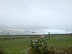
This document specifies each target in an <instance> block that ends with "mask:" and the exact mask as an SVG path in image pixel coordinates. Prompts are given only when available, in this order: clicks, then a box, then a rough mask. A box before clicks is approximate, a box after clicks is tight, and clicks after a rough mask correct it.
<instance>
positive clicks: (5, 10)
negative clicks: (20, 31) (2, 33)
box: [0, 0, 72, 30]
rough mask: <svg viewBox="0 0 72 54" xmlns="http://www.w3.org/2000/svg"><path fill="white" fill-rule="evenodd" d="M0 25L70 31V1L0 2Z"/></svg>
mask: <svg viewBox="0 0 72 54" xmlns="http://www.w3.org/2000/svg"><path fill="white" fill-rule="evenodd" d="M0 25H38V26H46V27H50V28H63V29H69V30H71V29H72V0H0Z"/></svg>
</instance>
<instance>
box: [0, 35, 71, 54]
mask: <svg viewBox="0 0 72 54" xmlns="http://www.w3.org/2000/svg"><path fill="white" fill-rule="evenodd" d="M13 37H25V36H13ZM13 37H10V36H7V37H6V36H3V37H2V36H0V39H2V40H0V45H1V46H2V47H3V49H4V50H6V51H11V52H12V54H20V52H21V51H22V50H27V49H28V47H27V46H29V42H30V40H32V39H38V38H39V37H38V38H22V39H21V38H20V39H19V38H18V39H8V40H7V39H6V40H4V39H3V38H13ZM29 37H30V36H29ZM46 39H47V40H48V44H49V45H52V46H54V47H56V48H57V49H62V48H66V47H68V46H72V36H71V35H70V36H68V35H66V36H62V35H61V36H60V35H59V36H56V37H51V38H50V39H48V37H46Z"/></svg>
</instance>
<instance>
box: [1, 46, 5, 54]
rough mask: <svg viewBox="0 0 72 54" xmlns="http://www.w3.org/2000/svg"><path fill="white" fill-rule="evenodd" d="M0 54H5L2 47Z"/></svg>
mask: <svg viewBox="0 0 72 54" xmlns="http://www.w3.org/2000/svg"><path fill="white" fill-rule="evenodd" d="M0 54H5V53H4V50H3V49H2V46H0Z"/></svg>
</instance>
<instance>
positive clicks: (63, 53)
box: [26, 38, 72, 54]
mask: <svg viewBox="0 0 72 54" xmlns="http://www.w3.org/2000/svg"><path fill="white" fill-rule="evenodd" d="M26 54H72V47H71V46H70V47H68V48H66V49H62V50H57V49H56V48H54V47H53V46H51V45H48V44H47V39H46V38H40V39H37V40H31V41H30V48H29V49H28V51H27V53H26Z"/></svg>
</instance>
